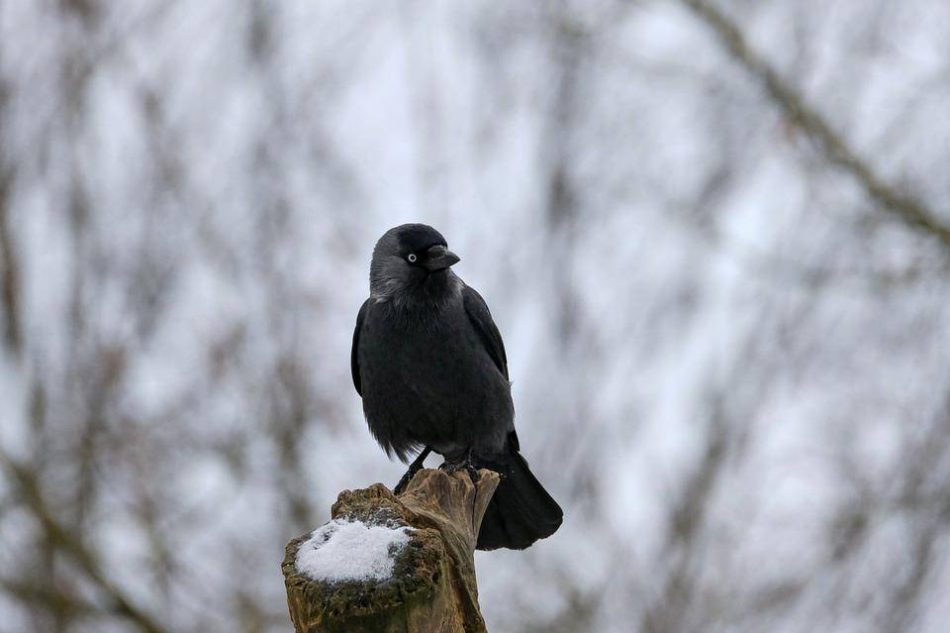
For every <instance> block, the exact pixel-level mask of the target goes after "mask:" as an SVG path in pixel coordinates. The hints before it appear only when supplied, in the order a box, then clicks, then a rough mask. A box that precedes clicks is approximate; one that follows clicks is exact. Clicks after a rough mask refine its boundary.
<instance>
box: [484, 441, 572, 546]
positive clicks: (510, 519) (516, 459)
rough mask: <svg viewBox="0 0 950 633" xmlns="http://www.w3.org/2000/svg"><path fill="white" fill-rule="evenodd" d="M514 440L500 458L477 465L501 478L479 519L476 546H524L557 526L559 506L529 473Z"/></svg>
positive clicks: (559, 521)
mask: <svg viewBox="0 0 950 633" xmlns="http://www.w3.org/2000/svg"><path fill="white" fill-rule="evenodd" d="M515 442H517V440H515ZM515 442H512V443H509V446H508V449H507V453H506V454H503V455H502V456H500V458H496V459H492V460H490V461H489V460H484V461H483V462H482V463H480V464H478V465H479V466H484V467H486V468H490V469H491V470H494V471H497V472H498V473H499V474H501V481H500V482H499V484H498V488H497V489H496V490H495V494H494V496H492V498H491V502H490V503H489V504H488V509H487V510H486V511H485V517H484V518H483V519H482V526H481V529H480V530H479V532H478V545H477V549H480V550H492V549H498V548H500V547H507V548H509V549H524V548H526V547H528V546H529V545H531V544H532V543H534V542H535V541H537V540H538V539H542V538H546V537H548V536H551V535H552V534H554V532H555V531H556V530H557V529H558V527H560V525H561V520H562V518H563V512H562V511H561V506H559V505H558V504H557V502H556V501H555V500H554V499H552V498H551V495H549V494H548V492H547V490H545V489H544V487H543V486H542V485H541V483H540V482H539V481H538V480H537V479H536V478H535V476H534V475H533V474H532V473H531V470H530V469H529V468H528V462H526V461H525V459H524V457H522V456H521V454H520V453H519V452H518V450H517V444H516V443H515Z"/></svg>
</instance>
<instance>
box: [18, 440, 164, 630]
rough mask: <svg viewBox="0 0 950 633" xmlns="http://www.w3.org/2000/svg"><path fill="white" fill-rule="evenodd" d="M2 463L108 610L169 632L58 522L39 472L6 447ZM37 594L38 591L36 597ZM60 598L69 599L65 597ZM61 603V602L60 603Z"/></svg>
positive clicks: (143, 627) (141, 626)
mask: <svg viewBox="0 0 950 633" xmlns="http://www.w3.org/2000/svg"><path fill="white" fill-rule="evenodd" d="M0 464H2V465H3V466H4V468H5V470H6V471H7V472H8V473H9V475H10V478H9V480H10V482H11V484H12V485H13V486H14V487H15V489H16V491H17V493H18V494H19V496H20V498H21V499H22V500H23V503H24V504H25V505H26V507H27V508H28V509H29V510H30V512H31V513H32V514H33V515H34V516H35V517H36V519H37V520H38V521H39V522H40V524H41V525H42V527H43V531H44V532H46V535H47V536H48V538H49V540H50V541H51V542H52V543H54V544H55V545H56V547H57V549H59V550H60V551H61V552H63V553H64V554H66V555H67V556H69V557H70V558H71V559H72V560H73V561H74V562H75V563H76V564H77V565H78V566H79V568H80V569H81V570H82V571H83V572H84V573H85V575H86V576H87V577H88V578H89V579H90V580H91V581H92V582H93V583H95V585H96V586H97V587H98V588H99V590H100V591H101V592H102V594H103V595H104V596H106V598H107V599H108V606H107V608H106V609H104V610H105V611H107V612H110V613H114V614H116V615H119V616H120V617H122V618H125V619H126V620H128V621H129V622H131V623H132V624H134V625H135V626H137V627H138V628H139V629H140V630H142V631H144V632H145V633H169V632H168V630H167V629H165V627H163V626H162V625H161V624H159V622H158V621H157V620H155V619H154V618H153V617H152V616H151V615H149V614H148V613H146V612H145V611H144V610H143V609H142V608H141V607H139V606H137V605H136V604H135V602H134V601H133V600H132V599H131V598H130V597H129V596H128V595H127V594H126V593H125V591H123V590H122V588H121V587H119V586H118V585H116V584H115V583H114V582H112V581H111V580H110V579H109V578H108V577H107V576H106V574H105V572H104V571H103V570H102V567H101V565H100V564H99V561H98V560H97V558H96V556H95V555H94V554H93V553H92V552H91V551H90V550H89V549H88V548H87V547H86V545H85V544H84V543H82V542H81V541H80V540H79V539H77V538H76V537H75V536H74V535H73V533H72V532H71V531H70V530H68V529H67V528H65V527H64V526H63V525H62V524H61V523H60V522H59V521H58V520H57V519H56V517H55V516H54V515H53V513H52V511H51V510H50V508H49V506H48V505H47V503H46V499H44V498H43V494H42V492H41V490H40V486H39V482H38V481H37V480H36V476H35V473H33V471H31V470H30V468H28V467H27V466H24V465H23V464H21V463H19V461H17V460H16V459H14V458H13V457H11V456H10V455H9V454H7V453H6V452H5V451H4V450H3V449H2V448H0ZM36 595H37V594H36V593H35V592H34V597H36ZM60 598H62V599H63V600H67V599H66V598H65V597H60ZM59 601H60V600H59V599H57V602H59ZM67 601H70V600H67Z"/></svg>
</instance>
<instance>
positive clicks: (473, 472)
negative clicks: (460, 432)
mask: <svg viewBox="0 0 950 633" xmlns="http://www.w3.org/2000/svg"><path fill="white" fill-rule="evenodd" d="M439 468H440V469H442V470H444V471H445V472H447V473H449V474H452V473H457V472H458V471H460V470H462V469H465V471H466V472H467V473H468V476H469V477H470V478H471V480H472V483H475V482H477V481H478V480H479V478H480V475H479V474H478V467H477V466H476V465H475V458H474V457H473V455H472V450H471V449H469V450H467V451H465V456H464V457H463V458H462V459H460V460H458V461H453V462H449V461H446V462H445V463H443V464H442V465H441V466H439Z"/></svg>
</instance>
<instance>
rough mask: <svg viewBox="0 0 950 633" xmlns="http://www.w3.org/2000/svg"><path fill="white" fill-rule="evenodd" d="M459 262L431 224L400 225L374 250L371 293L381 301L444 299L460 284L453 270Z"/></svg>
mask: <svg viewBox="0 0 950 633" xmlns="http://www.w3.org/2000/svg"><path fill="white" fill-rule="evenodd" d="M458 261H459V257H458V255H456V254H455V253H453V252H452V251H450V250H449V249H448V245H447V244H446V242H445V238H444V237H442V234H441V233H439V232H438V231H436V230H435V229H434V228H432V227H431V226H427V225H425V224H403V225H401V226H397V227H395V228H392V229H389V230H388V231H386V233H384V234H383V236H382V237H381V238H379V241H378V242H376V248H374V249H373V262H372V264H371V265H370V271H369V281H370V294H371V296H373V297H374V298H375V299H377V300H379V301H387V300H399V301H400V302H401V301H406V300H412V299H415V300H420V301H425V300H427V299H429V300H439V299H442V298H444V296H445V294H446V293H447V292H450V291H451V290H452V289H453V288H455V287H457V286H458V283H459V280H458V277H456V276H455V275H454V274H453V273H452V271H451V270H450V268H451V267H452V265H453V264H455V263H456V262H458Z"/></svg>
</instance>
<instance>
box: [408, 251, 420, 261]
mask: <svg viewBox="0 0 950 633" xmlns="http://www.w3.org/2000/svg"><path fill="white" fill-rule="evenodd" d="M406 259H407V260H409V263H410V264H415V263H416V260H417V259H419V258H418V257H416V254H415V253H409V255H408V256H406Z"/></svg>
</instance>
